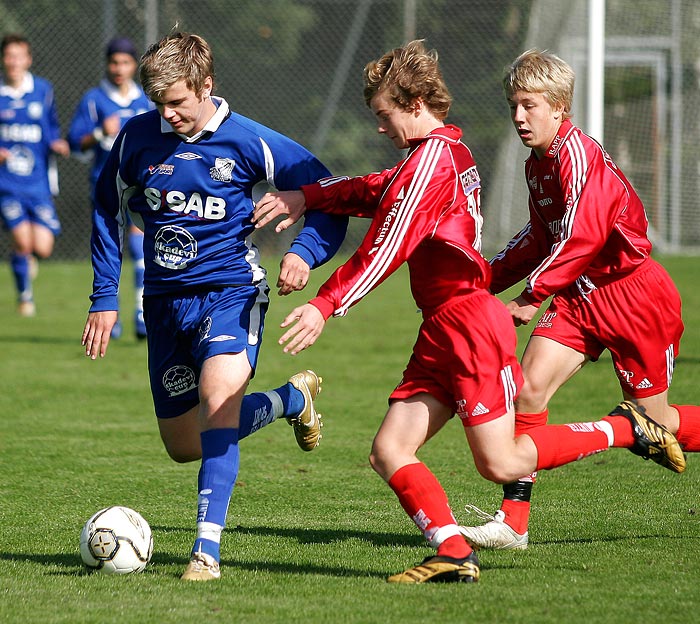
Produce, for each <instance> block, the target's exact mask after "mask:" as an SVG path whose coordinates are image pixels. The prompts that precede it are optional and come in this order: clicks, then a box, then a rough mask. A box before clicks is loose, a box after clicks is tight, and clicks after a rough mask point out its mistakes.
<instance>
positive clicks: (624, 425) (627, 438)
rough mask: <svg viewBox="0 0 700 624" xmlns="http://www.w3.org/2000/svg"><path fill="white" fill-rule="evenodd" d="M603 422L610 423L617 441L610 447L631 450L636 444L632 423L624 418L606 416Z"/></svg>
mask: <svg viewBox="0 0 700 624" xmlns="http://www.w3.org/2000/svg"><path fill="white" fill-rule="evenodd" d="M602 420H604V421H606V422H608V423H610V426H611V427H612V429H613V436H614V438H615V441H614V442H613V443H612V444H611V445H610V446H614V447H616V448H630V447H631V446H632V445H633V444H634V443H635V439H634V434H633V433H632V423H631V422H630V421H629V420H627V418H625V417H624V416H605V417H604V418H603V419H602Z"/></svg>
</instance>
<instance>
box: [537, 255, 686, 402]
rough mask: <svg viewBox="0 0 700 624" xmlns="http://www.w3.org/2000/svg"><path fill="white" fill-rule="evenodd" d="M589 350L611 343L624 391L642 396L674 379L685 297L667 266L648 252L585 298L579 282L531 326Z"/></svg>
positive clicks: (588, 352)
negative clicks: (632, 268) (629, 270)
mask: <svg viewBox="0 0 700 624" xmlns="http://www.w3.org/2000/svg"><path fill="white" fill-rule="evenodd" d="M532 335H533V336H544V337H545V338H550V339H552V340H555V341H556V342H559V343H561V344H563V345H566V346H567V347H571V348H572V349H574V350H576V351H578V352H579V353H585V354H586V355H588V356H589V357H590V358H591V359H592V360H594V361H595V360H597V359H598V358H599V357H600V354H601V353H602V352H603V351H604V350H605V349H608V350H609V351H610V354H611V355H612V360H613V365H614V366H615V372H616V373H617V376H618V378H619V380H620V386H621V387H622V389H623V391H625V392H627V393H628V394H629V395H630V396H632V397H634V398H637V399H641V398H644V397H649V396H654V395H657V394H660V393H661V392H664V391H665V390H667V389H668V387H669V386H670V385H671V377H672V375H673V365H674V361H675V358H676V357H677V356H678V346H679V343H680V340H681V336H682V335H683V321H682V319H681V298H680V295H679V294H678V290H677V289H676V286H675V284H674V283H673V280H672V279H671V277H670V276H669V275H668V273H667V272H666V270H665V269H664V268H663V267H662V266H661V265H660V264H659V263H658V262H656V261H655V260H652V259H651V258H649V259H648V260H646V261H645V262H644V263H643V264H642V265H640V266H639V268H637V269H635V271H633V272H632V273H630V274H629V275H627V276H625V277H623V278H622V279H619V280H616V281H614V282H611V283H610V284H606V285H604V286H600V287H598V288H596V289H595V290H593V291H592V292H591V293H590V294H588V296H587V298H584V297H583V295H581V294H580V293H579V291H578V289H577V288H576V287H575V286H572V287H570V288H567V289H566V290H565V291H563V292H562V293H560V294H557V295H556V296H555V297H554V298H553V299H552V302H551V304H550V306H549V308H548V309H547V311H546V312H545V313H544V314H543V315H542V316H541V317H540V320H539V321H538V323H537V326H536V327H535V330H534V331H533V332H532Z"/></svg>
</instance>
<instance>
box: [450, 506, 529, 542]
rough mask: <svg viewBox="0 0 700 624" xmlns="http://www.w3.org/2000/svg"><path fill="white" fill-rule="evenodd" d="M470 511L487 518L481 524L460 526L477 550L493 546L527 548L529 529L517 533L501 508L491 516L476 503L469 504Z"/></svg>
mask: <svg viewBox="0 0 700 624" xmlns="http://www.w3.org/2000/svg"><path fill="white" fill-rule="evenodd" d="M466 510H467V512H468V513H474V514H476V515H477V516H479V518H480V519H482V520H487V521H488V522H486V524H482V525H481V526H473V527H467V526H460V527H459V532H460V533H461V534H462V535H463V536H464V539H466V540H467V542H469V545H470V546H471V547H472V548H474V549H475V550H479V549H482V548H491V549H493V550H525V549H526V548H527V543H528V537H527V531H525V533H523V534H522V535H521V534H520V533H516V532H515V530H514V529H512V528H511V527H509V526H508V525H507V524H506V523H505V522H504V520H505V517H506V515H505V514H504V513H503V511H501V510H500V509H499V510H498V511H497V512H496V513H495V514H494V515H493V516H490V515H489V514H487V513H486V512H485V511H482V510H481V509H479V508H478V507H474V505H467V507H466Z"/></svg>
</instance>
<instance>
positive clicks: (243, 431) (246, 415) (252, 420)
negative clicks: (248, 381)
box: [238, 392, 284, 440]
mask: <svg viewBox="0 0 700 624" xmlns="http://www.w3.org/2000/svg"><path fill="white" fill-rule="evenodd" d="M283 415H284V406H283V405H282V401H281V399H280V397H279V395H277V394H276V393H275V392H253V393H252V394H246V395H245V396H244V397H243V403H242V405H241V422H240V424H239V425H238V439H239V440H242V439H243V438H247V437H248V436H249V435H250V434H251V433H255V432H256V431H257V430H258V429H262V428H263V427H265V426H266V425H269V424H270V423H273V422H275V420H277V419H278V418H280V417H281V416H283Z"/></svg>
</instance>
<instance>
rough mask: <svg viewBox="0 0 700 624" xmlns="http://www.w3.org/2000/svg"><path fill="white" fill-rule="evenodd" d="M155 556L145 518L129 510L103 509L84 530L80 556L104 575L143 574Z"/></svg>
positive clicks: (149, 529)
mask: <svg viewBox="0 0 700 624" xmlns="http://www.w3.org/2000/svg"><path fill="white" fill-rule="evenodd" d="M152 554H153V534H152V533H151V527H150V526H149V525H148V522H146V520H144V518H143V516H141V514H139V513H138V512H136V511H134V510H133V509H129V508H128V507H121V506H118V505H117V506H114V507H107V508H105V509H101V510H100V511H98V512H97V513H96V514H94V515H93V516H92V517H91V518H90V519H89V520H88V521H87V522H86V523H85V526H84V527H83V530H82V532H81V534H80V556H81V557H82V559H83V563H84V564H85V565H86V566H87V567H88V568H90V569H92V570H96V571H98V572H101V573H103V574H129V573H131V572H141V570H143V569H144V568H145V567H146V564H147V563H148V562H149V561H150V560H151V555H152Z"/></svg>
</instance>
